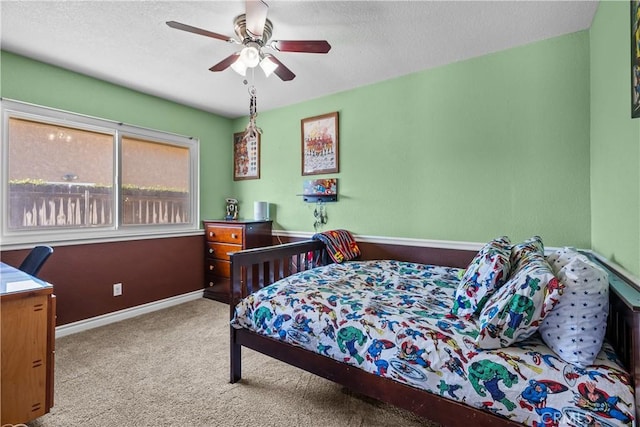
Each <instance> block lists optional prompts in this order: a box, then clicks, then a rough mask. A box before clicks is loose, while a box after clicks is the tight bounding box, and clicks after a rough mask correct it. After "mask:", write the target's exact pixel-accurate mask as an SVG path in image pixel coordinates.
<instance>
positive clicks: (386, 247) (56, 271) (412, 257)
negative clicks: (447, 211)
mask: <svg viewBox="0 0 640 427" xmlns="http://www.w3.org/2000/svg"><path fill="white" fill-rule="evenodd" d="M298 240H302V239H295V238H282V237H280V238H279V239H278V240H277V241H276V239H275V238H274V242H273V244H279V243H286V242H289V241H298ZM358 245H359V246H360V249H361V250H362V259H397V260H404V261H412V262H420V263H424V264H436V265H447V266H451V267H466V266H467V265H468V264H469V262H470V261H471V259H472V258H473V256H474V255H475V254H476V251H461V250H453V249H439V248H425V247H416V246H404V245H390V244H380V243H363V242H360V243H358ZM27 252H28V250H16V251H2V252H0V259H2V261H3V262H5V263H7V264H10V265H13V266H18V265H20V263H21V262H22V260H23V259H24V257H25V256H26V255H27ZM38 276H39V277H40V278H42V279H43V280H46V281H47V282H49V283H51V284H53V286H54V293H55V295H56V300H57V320H56V325H57V326H60V325H65V324H67V323H72V322H77V321H79V320H85V319H89V318H92V317H96V316H100V315H103V314H107V313H112V312H115V311H119V310H123V309H127V308H131V307H135V306H138V305H141V304H146V303H150V302H154V301H158V300H162V299H165V298H170V297H173V296H176V295H182V294H185V293H189V292H192V291H197V290H200V289H203V286H204V238H203V236H199V235H198V236H187V237H174V238H163V239H149V240H130V241H123V242H110V243H95V244H87V245H76V246H59V247H56V246H54V252H53V255H51V257H50V258H49V259H48V260H47V263H46V264H45V265H44V267H43V268H42V270H40V273H39V275H38ZM114 283H122V285H123V294H122V295H121V296H118V297H114V296H113V284H114Z"/></svg>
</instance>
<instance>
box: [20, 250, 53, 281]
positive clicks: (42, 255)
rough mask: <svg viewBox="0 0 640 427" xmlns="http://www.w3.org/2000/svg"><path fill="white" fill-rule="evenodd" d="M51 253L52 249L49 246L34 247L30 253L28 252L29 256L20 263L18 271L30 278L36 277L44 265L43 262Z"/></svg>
mask: <svg viewBox="0 0 640 427" xmlns="http://www.w3.org/2000/svg"><path fill="white" fill-rule="evenodd" d="M52 253H53V248H52V247H50V246H36V247H35V248H33V249H31V252H29V255H27V257H26V258H25V259H24V261H22V264H20V267H18V269H19V270H22V271H24V272H25V273H27V274H30V275H32V276H36V275H37V274H38V272H39V271H40V269H41V268H42V266H43V265H44V262H45V261H46V260H47V258H49V256H50V255H51V254H52Z"/></svg>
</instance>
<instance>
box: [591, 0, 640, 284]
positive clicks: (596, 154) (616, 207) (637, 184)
mask: <svg viewBox="0 0 640 427" xmlns="http://www.w3.org/2000/svg"><path fill="white" fill-rule="evenodd" d="M629 15H630V11H629V2H628V1H624V2H621V1H615V2H611V1H601V2H600V5H599V7H598V11H597V13H596V16H595V19H594V21H593V24H592V27H591V30H590V45H591V62H590V69H591V182H592V185H591V217H592V226H591V238H592V243H593V249H594V250H596V251H597V252H599V253H601V254H602V255H604V256H606V257H607V258H609V259H612V260H614V261H616V262H618V263H619V264H620V265H622V266H623V267H625V268H626V269H627V270H629V271H630V272H632V273H634V274H635V275H636V276H640V118H639V119H631V105H630V104H631V94H630V91H631V69H630V51H631V37H630V30H629V21H630V19H629Z"/></svg>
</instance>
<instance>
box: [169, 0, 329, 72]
mask: <svg viewBox="0 0 640 427" xmlns="http://www.w3.org/2000/svg"><path fill="white" fill-rule="evenodd" d="M268 10H269V6H268V5H267V4H266V3H265V2H264V1H262V0H247V1H246V9H245V11H246V13H243V14H242V15H238V16H236V17H235V19H234V20H233V25H234V31H235V33H236V36H237V37H238V39H239V40H238V39H235V38H233V37H228V36H225V35H222V34H218V33H214V32H212V31H207V30H203V29H202V28H197V27H192V26H191V25H187V24H182V23H180V22H176V21H168V22H167V25H168V26H170V27H171V28H175V29H178V30H183V31H188V32H190V33H194V34H199V35H201V36H207V37H212V38H214V39H218V40H223V41H226V42H228V43H236V44H240V45H242V46H243V48H242V50H240V51H239V52H236V53H233V54H231V55H229V56H227V57H226V58H225V59H223V60H222V61H220V62H218V63H217V64H216V65H214V66H213V67H211V68H209V70H211V71H223V70H226V69H227V68H229V67H231V68H232V69H233V70H234V71H236V72H237V73H238V74H240V75H243V76H244V75H246V72H247V69H248V68H254V67H256V66H258V65H260V68H262V70H263V71H264V73H265V75H266V76H267V77H268V76H270V75H271V73H275V74H276V75H277V76H278V77H280V79H282V80H283V81H288V80H293V79H294V78H295V76H296V75H295V74H294V73H293V72H292V71H291V70H290V69H288V68H287V67H286V66H285V65H284V64H283V63H282V62H280V61H279V60H278V58H276V57H275V56H273V55H272V54H270V53H267V52H265V51H264V50H265V49H267V48H270V49H273V50H276V51H278V52H306V53H327V52H329V50H330V49H331V45H330V44H329V43H328V42H327V41H326V40H272V41H271V42H269V39H270V38H271V33H272V31H273V24H272V23H271V21H270V20H269V19H267V12H268Z"/></svg>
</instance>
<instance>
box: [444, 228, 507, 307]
mask: <svg viewBox="0 0 640 427" xmlns="http://www.w3.org/2000/svg"><path fill="white" fill-rule="evenodd" d="M510 254H511V242H510V241H509V238H508V237H507V236H502V237H498V238H496V239H493V240H492V241H490V242H488V243H487V244H486V245H484V246H483V247H482V249H481V250H480V252H478V253H477V254H476V256H475V257H474V258H473V260H472V261H471V263H469V266H468V267H467V270H466V271H465V272H464V275H463V276H462V279H461V280H460V284H459V285H458V289H456V293H455V295H454V300H453V301H454V303H453V307H452V308H451V312H450V314H451V315H453V316H456V317H458V316H459V317H465V318H467V319H468V318H470V317H471V316H473V315H474V314H477V313H479V312H480V310H482V307H483V306H484V304H485V302H486V301H487V299H489V297H490V296H491V294H493V293H494V292H495V290H496V289H498V288H499V287H501V286H502V285H503V284H504V283H505V282H506V281H507V276H508V275H509V268H510V263H509V256H510Z"/></svg>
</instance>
